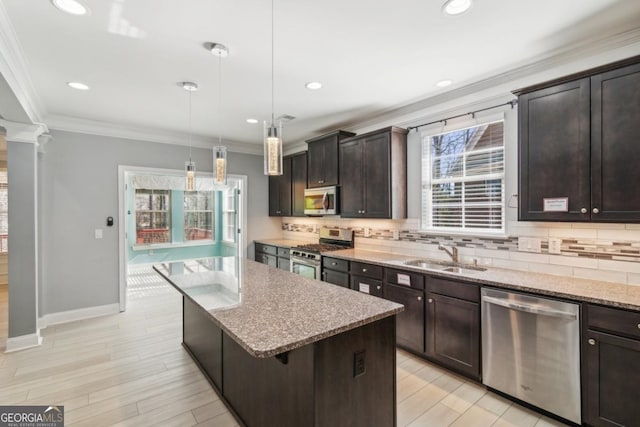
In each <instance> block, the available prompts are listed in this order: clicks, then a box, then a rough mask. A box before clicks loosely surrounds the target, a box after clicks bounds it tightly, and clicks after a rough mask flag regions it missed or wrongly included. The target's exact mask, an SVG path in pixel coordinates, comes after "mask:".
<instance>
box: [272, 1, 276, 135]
mask: <svg viewBox="0 0 640 427" xmlns="http://www.w3.org/2000/svg"><path fill="white" fill-rule="evenodd" d="M273 3H274V0H271V126H275V119H274V111H275V108H274V105H275V101H274V99H275V96H274V94H275V90H274V80H275V79H274V71H273V70H274V65H273V64H274V59H273V58H274V53H273V51H274V42H273V38H274V37H273V34H274V18H273V15H274V12H273V9H274V7H273Z"/></svg>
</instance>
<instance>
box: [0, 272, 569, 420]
mask: <svg viewBox="0 0 640 427" xmlns="http://www.w3.org/2000/svg"><path fill="white" fill-rule="evenodd" d="M132 273H133V274H131V276H130V286H129V291H128V307H127V311H126V312H124V313H121V314H118V315H114V316H106V317H101V318H95V319H88V320H83V321H78V322H73V323H67V324H63V325H57V326H50V327H48V328H47V329H45V330H43V331H42V335H43V337H44V341H43V344H42V346H40V347H37V348H33V349H29V350H24V351H21V352H16V353H9V354H4V353H2V354H0V385H1V386H0V404H3V405H7V404H42V405H49V404H52V403H55V404H61V405H64V406H65V421H66V423H65V425H66V426H88V427H89V426H90V427H98V426H111V425H114V426H136V427H138V426H177V427H181V426H195V425H197V426H225V427H226V426H236V425H237V424H236V422H235V421H234V419H233V418H232V417H231V415H230V414H229V412H228V411H227V410H226V408H225V406H224V405H223V404H222V402H221V401H220V399H219V398H218V396H217V395H216V393H215V392H214V391H213V390H212V389H211V387H210V385H209V383H208V382H207V381H206V380H205V378H204V376H203V375H202V374H201V373H200V371H199V370H198V368H197V367H196V366H195V364H194V363H193V362H192V361H191V359H190V358H189V356H188V355H187V354H186V352H185V351H184V350H183V349H182V347H181V344H180V343H181V334H182V329H181V328H182V325H181V309H182V306H181V297H180V295H179V294H178V293H177V292H176V291H175V290H174V289H173V288H171V287H170V286H169V285H167V284H165V283H164V282H163V281H162V280H161V279H159V278H157V277H155V276H154V273H153V272H148V271H147V270H142V269H139V268H138V269H136V270H135V271H132ZM397 369H398V371H397V372H398V373H397V377H398V426H412V427H413V426H433V427H439V426H449V425H451V426H456V427H460V426H498V427H508V426H514V427H515V426H517V427H526V426H531V427H533V426H536V427H548V426H561V425H563V424H560V423H558V422H555V421H552V420H550V419H548V418H546V417H540V415H538V414H536V413H534V412H532V411H529V410H528V409H525V408H523V407H521V406H519V405H516V404H513V403H511V402H510V401H508V400H505V399H503V398H501V397H499V396H497V395H495V394H493V393H490V392H487V391H486V390H485V389H484V388H483V387H481V386H479V385H477V384H474V383H471V382H468V381H466V380H465V379H464V378H462V377H458V376H456V375H452V374H450V373H448V372H447V371H445V370H443V369H441V368H439V367H438V366H435V365H432V364H430V363H428V362H425V361H424V360H422V359H419V358H417V357H415V356H414V355H411V354H409V353H406V352H403V351H398V366H397Z"/></svg>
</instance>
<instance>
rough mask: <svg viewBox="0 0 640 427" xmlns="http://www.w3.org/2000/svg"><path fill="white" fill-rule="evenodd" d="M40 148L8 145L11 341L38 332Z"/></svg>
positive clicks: (16, 143) (29, 145)
mask: <svg viewBox="0 0 640 427" xmlns="http://www.w3.org/2000/svg"><path fill="white" fill-rule="evenodd" d="M36 156H37V154H36V146H35V144H26V143H23V142H11V141H8V142H7V158H8V164H9V168H8V174H9V188H10V191H9V229H10V230H11V231H10V233H9V248H11V251H10V253H9V307H11V309H10V310H9V337H10V338H11V337H18V336H21V335H29V334H33V333H35V332H36V318H37V316H36V304H35V301H36V280H37V254H36V250H37V248H36V227H35V224H36V208H37V207H36V198H35V194H36V184H37V182H36Z"/></svg>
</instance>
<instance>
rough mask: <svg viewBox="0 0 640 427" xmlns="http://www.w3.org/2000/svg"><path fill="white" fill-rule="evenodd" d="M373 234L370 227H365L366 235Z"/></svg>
mask: <svg viewBox="0 0 640 427" xmlns="http://www.w3.org/2000/svg"><path fill="white" fill-rule="evenodd" d="M369 236H371V229H370V228H369V227H365V228H364V237H369Z"/></svg>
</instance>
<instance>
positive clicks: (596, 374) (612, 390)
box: [583, 330, 640, 427]
mask: <svg viewBox="0 0 640 427" xmlns="http://www.w3.org/2000/svg"><path fill="white" fill-rule="evenodd" d="M586 339H587V343H586V344H585V345H583V350H584V351H585V352H586V357H585V362H586V364H585V372H584V380H585V381H586V387H585V390H586V396H585V399H586V402H584V403H583V408H584V411H585V420H584V421H586V422H587V424H588V425H591V426H595V427H599V426H616V427H620V426H637V425H638V420H640V405H638V385H639V384H640V370H638V366H640V341H636V340H631V339H627V338H621V337H617V336H614V335H609V334H604V333H600V332H595V331H591V330H589V331H587V333H586ZM591 340H593V341H591Z"/></svg>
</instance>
